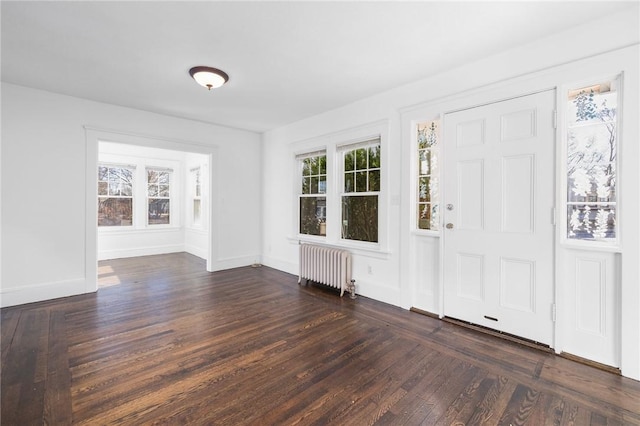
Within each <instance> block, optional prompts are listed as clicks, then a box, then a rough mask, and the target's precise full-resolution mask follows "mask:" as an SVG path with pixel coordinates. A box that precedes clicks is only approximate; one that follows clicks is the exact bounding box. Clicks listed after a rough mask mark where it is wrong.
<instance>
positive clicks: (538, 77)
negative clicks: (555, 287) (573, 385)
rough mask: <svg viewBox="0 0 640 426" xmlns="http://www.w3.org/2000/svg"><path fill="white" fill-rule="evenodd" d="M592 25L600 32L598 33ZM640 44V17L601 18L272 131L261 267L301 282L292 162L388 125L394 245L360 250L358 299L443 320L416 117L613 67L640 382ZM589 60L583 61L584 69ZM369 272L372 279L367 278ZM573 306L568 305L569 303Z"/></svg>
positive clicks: (631, 338)
mask: <svg viewBox="0 0 640 426" xmlns="http://www.w3.org/2000/svg"><path fill="white" fill-rule="evenodd" d="M594 25H597V27H598V31H593V28H594ZM603 34H604V36H603ZM578 40H579V42H578ZM638 42H639V34H638V16H637V15H634V14H632V13H631V14H629V13H627V14H617V15H613V16H609V17H603V18H602V19H601V20H599V21H598V22H597V23H586V24H585V25H583V26H581V27H577V28H574V29H570V30H568V31H566V32H565V33H563V34H559V35H556V36H553V37H549V38H547V39H542V40H539V41H537V42H535V43H532V44H529V45H525V46H522V47H520V48H518V49H515V50H511V51H507V52H504V53H502V54H499V55H496V56H492V57H489V58H486V59H484V60H481V61H478V62H476V63H470V64H467V65H465V66H463V67H460V68H457V69H454V70H451V71H449V72H447V73H443V74H440V75H437V76H434V77H431V78H428V79H425V80H421V81H418V82H415V83H412V84H408V85H405V86H402V87H399V88H397V89H394V90H391V91H388V92H384V93H381V94H379V95H377V96H375V97H371V98H368V99H363V100H361V101H358V102H355V103H353V104H350V105H347V106H344V107H342V108H339V109H336V110H332V111H328V112H326V113H323V114H320V115H317V116H314V117H311V118H308V119H305V120H302V121H299V122H296V123H293V124H290V125H287V126H284V127H281V128H277V129H273V130H271V131H269V132H266V133H265V134H264V136H263V141H264V147H263V149H264V162H263V167H264V170H263V185H262V190H263V197H264V200H265V202H264V214H263V222H262V223H263V245H262V247H263V263H265V264H266V265H268V266H272V267H275V268H278V269H281V270H285V271H288V272H290V273H293V274H297V271H298V247H297V244H298V240H299V239H300V237H299V236H298V235H297V234H296V232H295V228H294V226H292V224H295V222H296V213H295V212H296V206H295V202H296V197H295V195H294V190H293V188H294V187H295V183H294V182H295V180H297V176H296V175H295V170H294V167H293V155H294V153H296V152H300V151H301V150H304V148H305V147H306V146H311V145H314V143H315V145H317V144H318V143H319V144H322V143H324V142H325V141H330V140H332V139H334V138H339V137H340V135H341V134H348V133H349V132H352V131H355V130H356V129H358V128H362V127H367V126H370V125H372V124H373V123H379V122H384V123H386V126H387V130H388V134H389V141H388V147H387V149H388V150H389V152H388V154H389V156H388V158H387V160H388V163H387V164H386V165H384V166H383V167H386V169H384V170H385V171H386V173H387V179H388V184H389V186H388V193H387V196H386V200H387V201H386V202H387V205H386V208H387V209H388V218H387V226H388V236H389V241H388V247H387V250H386V251H384V252H380V253H370V252H365V251H359V250H355V251H354V279H355V280H356V287H357V291H358V293H359V294H362V295H365V296H368V297H372V298H375V299H378V300H381V301H384V302H387V303H391V304H395V305H398V306H401V307H404V308H409V307H411V306H416V307H420V308H422V309H425V310H429V311H431V312H434V313H438V314H440V313H441V309H442V305H441V292H440V285H441V283H440V255H439V250H440V242H439V238H438V237H424V236H421V235H417V234H416V232H414V231H413V230H412V223H413V221H412V218H413V205H412V204H411V203H410V200H411V183H410V182H411V176H409V174H408V170H410V161H411V158H412V157H411V154H410V152H409V143H410V137H409V130H410V129H409V128H408V127H407V123H409V122H410V116H411V114H413V113H415V112H416V111H417V112H418V116H419V117H420V119H422V120H426V119H432V118H434V115H435V117H437V115H438V114H440V113H443V112H445V111H450V110H447V109H446V108H455V107H458V108H460V107H470V106H475V105H479V104H482V103H483V102H487V101H495V100H500V99H505V98H508V97H509V96H514V95H523V94H526V93H530V92H533V91H537V90H544V89H550V88H554V87H559V86H561V85H563V84H565V83H569V82H573V81H576V80H581V79H584V78H586V77H584V76H585V74H588V73H589V71H590V68H589V67H590V66H594V67H595V68H597V69H594V71H593V72H594V73H595V75H593V76H589V77H590V78H598V77H600V76H601V75H600V74H599V73H601V72H603V71H602V70H603V69H605V68H607V66H608V68H609V69H615V70H616V71H615V72H620V71H623V69H624V70H625V72H626V73H627V75H626V78H627V79H628V80H630V81H628V82H627V83H628V84H627V86H626V89H625V93H624V96H625V101H624V102H625V104H624V105H625V111H626V112H625V116H626V117H627V121H625V132H627V133H626V135H627V137H628V139H630V140H631V141H632V142H627V143H628V144H629V146H628V147H627V149H626V150H625V153H626V154H627V155H629V157H627V158H626V160H625V163H626V164H627V166H623V168H624V167H626V174H625V178H626V179H627V182H628V183H627V185H630V186H628V187H627V191H626V193H625V194H626V197H627V198H628V200H627V202H626V204H625V206H626V208H627V210H626V212H625V213H623V214H624V215H626V217H628V219H631V218H633V217H635V219H634V220H627V224H626V226H625V228H624V229H625V232H630V233H632V235H633V237H630V236H627V237H626V238H625V247H624V250H625V251H624V253H623V258H624V257H626V259H627V260H626V264H627V266H626V268H625V266H624V265H625V260H624V259H623V261H622V265H623V266H622V269H621V273H620V274H621V280H622V281H621V284H620V285H621V288H622V292H623V293H624V294H626V295H627V296H628V297H629V298H628V299H625V298H624V297H623V299H622V305H623V306H621V309H622V311H621V315H622V317H623V318H624V319H625V321H626V322H627V325H623V326H622V329H621V335H622V338H621V341H622V342H621V345H620V342H617V343H618V344H619V346H620V358H621V360H622V362H621V365H622V372H623V374H625V375H627V376H630V377H634V378H640V333H639V332H638V330H639V329H640V315H639V314H638V313H637V311H638V306H640V292H639V291H638V289H637V282H639V281H640V270H639V269H638V267H637V264H638V259H639V258H640V248H639V246H638V243H637V241H638V240H640V232H639V231H638V220H637V217H638V216H640V209H638V200H639V199H640V194H639V193H640V190H639V189H638V187H639V186H640V185H639V183H640V178H639V177H638V173H637V172H636V171H635V170H631V169H632V168H633V164H637V163H638V162H639V161H640V154H639V152H638V149H637V147H635V145H633V143H634V142H633V140H637V135H638V122H637V120H633V119H629V117H634V116H635V117H637V116H638V115H639V110H638V84H637V83H638V82H637V79H638V69H637V62H638ZM628 46H632V47H628ZM625 47H627V48H626V49H625ZM606 52H611V53H606ZM599 54H602V56H598V55H599ZM581 59H584V61H579V60H581ZM421 114H422V115H421ZM634 114H635V115H634ZM634 136H635V139H633V138H634ZM310 141H311V142H310ZM316 142H317V143H316ZM623 143H624V142H623ZM636 145H637V144H636ZM327 146H329V147H330V144H327ZM319 147H320V146H316V148H319ZM623 149H624V148H623ZM635 169H637V167H636V168H635ZM328 214H329V213H328ZM634 215H635V216H634ZM630 222H635V223H630ZM634 240H635V242H634ZM634 265H635V266H634ZM370 270H372V271H373V273H369V271H370ZM559 298H560V299H561V298H562V297H561V296H559ZM565 303H570V301H566V300H565ZM563 327H568V325H566V324H564V325H563ZM557 343H558V344H561V343H562V342H557Z"/></svg>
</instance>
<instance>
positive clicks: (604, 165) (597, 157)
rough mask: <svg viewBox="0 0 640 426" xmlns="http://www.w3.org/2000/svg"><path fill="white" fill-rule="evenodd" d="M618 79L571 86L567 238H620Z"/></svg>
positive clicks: (568, 135) (607, 239) (607, 240)
mask: <svg viewBox="0 0 640 426" xmlns="http://www.w3.org/2000/svg"><path fill="white" fill-rule="evenodd" d="M618 84H619V83H618V79H616V80H613V81H605V82H601V83H598V84H594V85H591V86H588V87H582V88H578V89H575V90H570V91H569V93H568V99H567V102H568V114H567V120H568V121H567V158H566V165H567V238H569V239H572V240H592V241H606V242H615V241H616V237H617V225H616V222H617V221H616V206H617V190H616V187H617V184H618V182H617V145H618V129H617V117H618V113H619V105H618V91H617V89H618Z"/></svg>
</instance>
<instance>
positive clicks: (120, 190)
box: [98, 165, 133, 226]
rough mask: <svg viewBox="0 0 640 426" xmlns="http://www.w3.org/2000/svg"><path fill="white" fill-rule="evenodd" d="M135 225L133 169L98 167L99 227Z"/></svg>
mask: <svg viewBox="0 0 640 426" xmlns="http://www.w3.org/2000/svg"><path fill="white" fill-rule="evenodd" d="M132 225H133V169H132V168H131V167H127V166H107V165H100V166H98V226H132Z"/></svg>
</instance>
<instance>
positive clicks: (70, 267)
mask: <svg viewBox="0 0 640 426" xmlns="http://www.w3.org/2000/svg"><path fill="white" fill-rule="evenodd" d="M1 94H2V109H1V112H2V117H1V118H2V164H1V166H2V170H1V174H2V176H1V181H2V182H3V186H2V214H1V220H2V224H1V226H2V246H3V247H4V248H5V250H3V252H2V259H1V262H2V265H3V268H2V275H1V282H0V306H11V305H17V304H23V303H29V302H35V301H39V300H46V299H52V298H57V297H64V296H69V295H74V294H81V293H85V292H88V291H92V289H95V281H96V277H95V276H86V273H85V256H86V253H87V250H88V249H91V248H88V247H86V243H85V233H86V227H87V226H88V224H87V223H86V219H85V209H86V205H87V200H86V188H85V186H86V185H87V184H95V183H94V182H90V183H88V182H86V178H85V176H86V170H85V169H86V161H87V160H86V156H85V150H86V149H87V147H86V139H85V128H84V127H85V126H89V127H92V128H97V129H105V130H109V131H114V132H123V133H129V134H133V135H144V136H149V137H155V138H161V139H168V140H174V141H184V142H185V143H190V144H199V145H202V146H215V147H216V148H217V150H218V154H219V156H220V158H222V159H223V161H220V162H219V165H218V169H217V170H215V173H216V176H217V179H218V181H219V188H217V189H218V190H217V194H218V199H216V200H212V205H213V206H214V208H216V209H217V210H216V215H215V218H216V219H215V220H216V221H217V222H218V223H215V224H212V229H216V230H218V234H217V235H214V237H213V238H214V239H215V244H216V250H215V252H216V253H217V258H216V259H214V260H215V263H216V266H215V268H216V269H224V268H227V267H235V266H242V265H249V264H251V263H253V262H254V261H255V259H256V258H258V257H259V255H260V249H261V247H260V234H261V229H260V227H261V224H260V221H259V220H256V216H255V212H256V210H259V208H260V206H259V204H258V205H256V200H255V199H253V198H251V199H249V198H248V197H245V196H243V195H244V194H255V193H257V192H259V190H260V184H259V182H260V172H259V171H260V161H261V159H260V156H259V152H260V135H259V134H257V133H253V132H248V131H242V130H237V129H231V128H226V127H222V126H216V125H210V124H205V123H201V122H196V121H191V120H185V119H180V118H175V117H168V116H163V115H159V114H153V113H149V112H144V111H139V110H135V109H130V108H123V107H119V106H114V105H108V104H103V103H99V102H93V101H87V100H83V99H78V98H74V97H69V96H63V95H58V94H54V93H51V92H45V91H41V90H37V89H32V88H26V87H22V86H16V85H12V84H8V83H2V91H1ZM238 164H242V167H238V166H237V165H238ZM8 182H9V183H8ZM212 217H214V215H212ZM7 247H10V248H11V249H10V250H6V248H7ZM93 249H95V248H93Z"/></svg>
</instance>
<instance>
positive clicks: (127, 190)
mask: <svg viewBox="0 0 640 426" xmlns="http://www.w3.org/2000/svg"><path fill="white" fill-rule="evenodd" d="M132 194H133V190H132V188H131V184H130V183H127V182H123V183H122V185H120V195H124V196H125V197H131V195H132Z"/></svg>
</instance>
